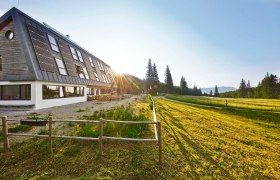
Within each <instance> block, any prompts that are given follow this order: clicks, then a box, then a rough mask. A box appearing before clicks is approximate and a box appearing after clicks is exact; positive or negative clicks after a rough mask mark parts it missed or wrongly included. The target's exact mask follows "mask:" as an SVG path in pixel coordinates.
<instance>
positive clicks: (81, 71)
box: [76, 65, 85, 79]
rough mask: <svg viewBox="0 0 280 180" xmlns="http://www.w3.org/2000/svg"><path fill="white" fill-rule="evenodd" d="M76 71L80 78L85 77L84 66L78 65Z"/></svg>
mask: <svg viewBox="0 0 280 180" xmlns="http://www.w3.org/2000/svg"><path fill="white" fill-rule="evenodd" d="M76 72H77V74H78V75H79V77H80V78H83V79H84V78H85V76H84V72H83V68H82V66H78V65H76Z"/></svg>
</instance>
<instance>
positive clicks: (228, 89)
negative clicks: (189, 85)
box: [201, 86, 237, 94]
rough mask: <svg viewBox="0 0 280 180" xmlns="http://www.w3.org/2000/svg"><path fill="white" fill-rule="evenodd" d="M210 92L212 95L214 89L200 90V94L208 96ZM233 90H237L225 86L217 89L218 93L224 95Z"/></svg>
mask: <svg viewBox="0 0 280 180" xmlns="http://www.w3.org/2000/svg"><path fill="white" fill-rule="evenodd" d="M211 90H212V92H213V94H214V91H215V87H210V88H201V91H202V93H207V94H210V91H211ZM235 90H237V89H236V88H234V87H225V86H221V87H218V91H219V93H224V92H229V91H235Z"/></svg>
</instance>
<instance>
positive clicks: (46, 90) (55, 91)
mask: <svg viewBox="0 0 280 180" xmlns="http://www.w3.org/2000/svg"><path fill="white" fill-rule="evenodd" d="M58 97H60V92H59V86H51V85H43V99H52V98H58Z"/></svg>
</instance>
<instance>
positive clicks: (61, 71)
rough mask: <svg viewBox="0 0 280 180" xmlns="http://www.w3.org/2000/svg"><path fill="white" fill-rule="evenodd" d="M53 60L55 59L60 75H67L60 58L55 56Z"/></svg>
mask: <svg viewBox="0 0 280 180" xmlns="http://www.w3.org/2000/svg"><path fill="white" fill-rule="evenodd" d="M55 61H56V64H57V67H58V70H59V73H60V74H61V75H67V72H66V69H65V66H64V64H63V61H62V60H61V59H58V58H55Z"/></svg>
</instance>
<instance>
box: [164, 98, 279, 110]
mask: <svg viewBox="0 0 280 180" xmlns="http://www.w3.org/2000/svg"><path fill="white" fill-rule="evenodd" d="M166 98H168V99H172V100H177V101H182V102H187V103H194V104H199V105H206V106H218V107H234V108H243V109H255V110H266V111H277V112H280V99H251V98H218V97H204V96H200V97H199V96H181V95H169V96H166ZM226 102H227V103H226Z"/></svg>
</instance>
